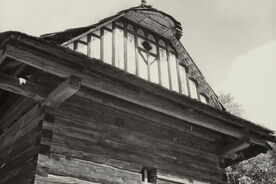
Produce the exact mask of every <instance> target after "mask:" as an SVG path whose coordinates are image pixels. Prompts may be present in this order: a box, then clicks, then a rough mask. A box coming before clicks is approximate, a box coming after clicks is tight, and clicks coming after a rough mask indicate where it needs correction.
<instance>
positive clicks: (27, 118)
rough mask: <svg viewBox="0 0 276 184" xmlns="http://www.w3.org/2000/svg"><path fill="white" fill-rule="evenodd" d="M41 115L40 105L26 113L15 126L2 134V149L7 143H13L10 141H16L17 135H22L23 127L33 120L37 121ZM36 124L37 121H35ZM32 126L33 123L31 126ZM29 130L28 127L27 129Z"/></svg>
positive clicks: (0, 140) (0, 137) (0, 147)
mask: <svg viewBox="0 0 276 184" xmlns="http://www.w3.org/2000/svg"><path fill="white" fill-rule="evenodd" d="M39 115H40V108H39V105H36V106H34V107H33V108H32V109H31V110H29V111H28V112H27V113H25V114H24V115H23V116H22V117H21V118H20V119H19V120H18V121H16V122H15V123H14V124H13V126H11V127H10V128H8V129H7V130H6V131H5V132H4V133H3V134H2V135H1V136H0V150H1V149H2V148H3V147H5V146H6V145H7V144H11V143H10V142H14V141H16V139H17V137H20V136H21V133H22V132H21V129H23V128H24V127H26V126H27V125H28V124H29V123H31V122H33V121H34V122H37V121H39V119H38V120H37V121H35V120H36V119H37V118H38V117H39ZM34 124H36V123H34ZM30 127H32V124H31V126H30ZM27 128H28V126H27ZM27 130H28V129H27Z"/></svg>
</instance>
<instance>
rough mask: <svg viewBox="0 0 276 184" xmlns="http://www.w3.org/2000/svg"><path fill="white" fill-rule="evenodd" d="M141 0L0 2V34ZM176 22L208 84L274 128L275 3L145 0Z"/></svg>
mask: <svg viewBox="0 0 276 184" xmlns="http://www.w3.org/2000/svg"><path fill="white" fill-rule="evenodd" d="M140 2H141V1H140V0H77V1H76V0H24V1H23V0H0V32H3V31H8V30H16V31H21V32H25V33H27V34H30V35H36V36H38V35H41V34H45V33H49V32H55V31H62V30H64V29H68V28H73V27H80V26H86V25H90V24H94V23H96V22H97V21H99V20H100V19H103V18H105V17H107V16H111V15H114V14H115V13H117V12H118V11H121V10H123V9H126V8H129V7H132V6H137V5H139V4H140ZM148 3H149V4H151V5H153V7H154V8H157V9H159V10H161V11H164V12H166V13H168V14H170V15H172V16H173V17H175V18H176V19H177V20H178V21H180V22H181V24H182V26H183V30H184V32H183V33H184V34H183V38H182V43H183V44H184V47H186V49H187V50H188V52H189V53H190V55H191V56H192V57H193V59H194V60H195V62H196V64H197V65H198V66H199V68H200V69H201V71H202V72H203V74H204V75H205V77H206V79H207V81H208V82H209V83H210V84H211V86H213V88H214V89H215V90H216V91H217V92H219V91H224V92H225V93H227V92H230V93H232V94H233V96H234V97H235V98H236V101H237V102H239V103H240V104H241V105H242V106H243V108H244V109H245V112H246V118H247V119H250V120H252V121H255V122H256V121H257V122H259V123H260V124H262V125H265V126H266V127H268V128H271V129H274V130H276V115H274V114H275V113H276V108H275V107H274V106H275V104H276V100H275V99H276V72H274V71H273V70H274V69H275V68H276V42H275V38H276V23H275V22H276V0H239V1H238V0H169V1H168V0H148Z"/></svg>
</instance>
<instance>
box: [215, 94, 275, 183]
mask: <svg viewBox="0 0 276 184" xmlns="http://www.w3.org/2000/svg"><path fill="white" fill-rule="evenodd" d="M219 99H220V101H221V103H222V104H223V106H224V107H225V108H226V110H227V111H228V112H230V113H231V114H234V115H236V116H242V115H243V110H242V108H241V106H240V105H239V104H237V103H236V102H234V98H233V97H232V96H231V94H226V95H225V94H221V95H220V96H219ZM271 146H272V147H273V148H274V149H273V150H272V151H269V152H268V153H267V154H260V155H258V156H256V157H254V158H251V159H249V160H246V161H243V162H241V163H238V164H236V165H233V166H231V167H228V168H227V169H226V175H227V179H228V184H276V144H272V143H271Z"/></svg>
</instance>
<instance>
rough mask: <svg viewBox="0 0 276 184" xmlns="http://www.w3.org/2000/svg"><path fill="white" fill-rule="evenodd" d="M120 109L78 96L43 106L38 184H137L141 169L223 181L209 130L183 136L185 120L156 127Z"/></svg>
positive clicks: (209, 181)
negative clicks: (53, 104) (57, 183)
mask: <svg viewBox="0 0 276 184" xmlns="http://www.w3.org/2000/svg"><path fill="white" fill-rule="evenodd" d="M113 105H114V103H113ZM133 106H134V105H130V106H129V107H125V108H128V109H129V111H131V110H132V109H133ZM118 109H121V108H114V107H110V106H108V105H103V103H97V102H95V101H92V100H90V99H85V98H83V97H77V96H74V97H72V98H71V99H69V100H68V101H67V102H65V103H64V104H62V105H61V106H60V107H58V108H54V109H53V108H46V114H45V118H44V121H43V134H42V138H41V145H42V147H45V148H48V150H46V151H45V150H44V152H43V153H42V152H41V154H40V155H39V159H38V166H37V175H36V179H35V181H36V183H37V184H44V183H50V184H51V183H55V182H56V181H59V180H60V181H63V183H70V182H71V183H74V182H77V183H85V184H90V183H105V184H114V183H118V184H119V183H129V184H139V183H142V174H141V171H142V170H143V169H144V168H148V169H156V170H157V171H158V172H161V173H163V174H170V175H173V176H178V177H186V178H188V179H189V181H193V182H194V183H196V182H195V181H196V180H197V181H203V182H205V183H222V182H221V176H222V175H223V172H224V171H223V170H221V169H220V167H219V165H218V163H219V160H218V157H217V149H218V146H217V145H216V142H212V141H210V140H216V139H217V135H215V134H214V133H213V132H210V131H208V130H205V129H202V130H198V132H196V131H194V132H193V133H192V130H190V131H191V133H187V131H186V132H184V131H182V130H183V129H184V128H185V126H187V123H186V122H184V121H183V122H181V123H182V124H181V125H180V126H182V128H179V129H178V128H177V126H179V125H178V124H177V123H179V120H176V119H175V121H174V119H170V118H164V120H163V122H162V123H161V121H162V120H159V121H160V123H158V122H156V121H150V120H149V119H144V118H141V117H142V116H143V114H139V115H138V114H137V116H136V115H134V114H135V112H133V113H132V114H130V113H126V112H123V111H121V110H118ZM137 113H138V112H137ZM153 115H154V114H153ZM160 117H161V118H162V117H163V116H162V115H161V114H160ZM168 120H170V121H168ZM166 124H167V125H168V126H167V125H166ZM173 124H175V125H174V126H172V125H173ZM169 125H170V126H169ZM183 127H184V128H183ZM187 127H188V126H187ZM197 129H198V128H197ZM202 132H203V133H202ZM200 135H202V137H206V136H208V137H209V140H206V139H205V138H202V137H201V136H200ZM159 183H163V184H165V183H167V184H169V183H174V182H173V181H166V180H161V179H160V182H159Z"/></svg>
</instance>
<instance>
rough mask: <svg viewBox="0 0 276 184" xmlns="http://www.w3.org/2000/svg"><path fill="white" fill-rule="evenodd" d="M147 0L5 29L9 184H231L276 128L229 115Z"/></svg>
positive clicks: (0, 153)
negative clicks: (57, 22) (33, 27)
mask: <svg viewBox="0 0 276 184" xmlns="http://www.w3.org/2000/svg"><path fill="white" fill-rule="evenodd" d="M181 36H182V27H181V24H180V23H179V22H178V21H177V20H175V19H174V18H173V17H171V16H170V15H168V14H166V13H164V12H162V11H159V10H156V9H154V8H152V7H151V6H148V5H146V3H145V2H144V1H142V5H141V6H138V7H134V8H130V9H127V10H124V11H121V12H119V13H118V14H116V15H114V16H112V17H108V18H106V19H104V20H102V21H100V22H99V23H97V24H94V25H91V26H87V27H81V28H74V29H69V30H66V31H63V32H58V33H51V34H46V35H42V36H41V37H33V36H30V35H26V34H23V33H20V32H4V33H0V89H1V90H0V104H1V106H0V183H1V184H19V183H20V184H33V183H35V184H56V183H65V184H73V183H78V184H142V183H152V184H155V183H158V184H222V183H225V170H224V168H225V167H227V166H230V165H233V164H235V163H238V162H240V161H243V160H246V159H249V158H251V157H254V156H256V155H258V154H260V153H265V152H267V151H268V150H269V149H271V147H270V146H269V144H268V143H267V141H271V142H276V141H275V137H274V136H273V131H271V130H268V129H266V128H264V127H261V126H259V125H256V124H253V123H252V122H249V121H247V120H244V119H241V118H239V117H236V116H233V115H231V114H229V113H227V112H226V111H225V109H224V108H223V106H222V105H221V104H220V102H219V100H218V97H217V96H216V94H215V93H214V91H213V90H212V89H211V87H210V86H209V85H208V83H207V82H206V80H205V78H204V76H203V75H202V73H201V72H200V70H199V69H198V67H197V66H196V64H195V63H194V61H193V59H192V58H191V57H190V55H189V54H188V52H187V51H186V49H185V48H184V47H183V45H182V44H181V42H180V38H181Z"/></svg>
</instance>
